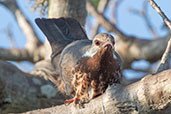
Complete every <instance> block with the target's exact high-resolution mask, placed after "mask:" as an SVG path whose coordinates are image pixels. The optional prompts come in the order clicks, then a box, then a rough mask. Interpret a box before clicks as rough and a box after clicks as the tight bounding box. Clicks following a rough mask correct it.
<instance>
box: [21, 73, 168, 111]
mask: <svg viewBox="0 0 171 114" xmlns="http://www.w3.org/2000/svg"><path fill="white" fill-rule="evenodd" d="M170 73H171V70H166V71H164V72H161V73H159V74H157V75H155V76H153V75H148V76H146V77H145V78H143V79H141V80H140V81H138V82H136V83H134V84H131V85H128V86H126V87H123V86H121V85H117V84H116V85H112V86H111V87H109V88H108V89H107V90H106V92H105V93H104V94H103V95H101V96H99V97H97V98H95V99H94V100H91V101H90V102H89V103H88V104H85V108H83V109H79V108H75V107H74V104H70V105H69V106H65V105H61V106H56V107H52V108H47V109H41V110H35V111H30V112H26V113H23V114H42V113H49V114H59V113H60V114H70V113H74V114H93V113H97V114H104V113H105V114H114V113H124V114H125V113H127V114H128V113H134V114H137V113H155V114H156V113H162V114H164V113H167V112H169V111H171V105H170V103H171V98H170V97H171V92H170V91H171V89H170V88H171V75H170ZM118 91H119V92H118ZM166 107H167V108H166Z"/></svg>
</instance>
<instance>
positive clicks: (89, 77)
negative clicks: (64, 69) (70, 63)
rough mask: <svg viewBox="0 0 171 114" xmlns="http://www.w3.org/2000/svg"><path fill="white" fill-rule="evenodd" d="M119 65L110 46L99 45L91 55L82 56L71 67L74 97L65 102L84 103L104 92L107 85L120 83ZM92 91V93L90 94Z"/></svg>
mask: <svg viewBox="0 0 171 114" xmlns="http://www.w3.org/2000/svg"><path fill="white" fill-rule="evenodd" d="M120 79H121V73H120V66H119V63H118V61H117V59H115V58H114V57H113V51H112V46H111V45H109V44H107V45H105V46H104V47H101V48H100V49H99V50H98V51H97V52H96V54H94V55H93V56H92V57H83V58H81V59H80V61H79V63H78V64H77V65H76V66H75V68H74V69H73V80H72V85H73V87H74V91H73V92H74V98H73V99H70V100H66V103H71V102H73V101H74V102H75V104H84V103H86V102H88V101H89V100H91V99H92V98H95V97H96V96H98V95H100V94H102V93H104V92H105V90H106V88H107V87H108V85H111V84H113V83H120ZM90 93H92V94H90Z"/></svg>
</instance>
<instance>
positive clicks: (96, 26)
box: [91, 0, 109, 38]
mask: <svg viewBox="0 0 171 114" xmlns="http://www.w3.org/2000/svg"><path fill="white" fill-rule="evenodd" d="M108 3H109V0H100V1H99V4H98V7H97V10H98V11H99V13H101V14H102V15H103V13H104V12H105V9H106V7H107V5H108ZM96 20H97V19H96ZM99 27H100V24H99V22H98V20H97V21H95V24H94V27H93V28H92V33H91V38H93V37H94V36H95V35H96V34H97V32H98V29H99Z"/></svg>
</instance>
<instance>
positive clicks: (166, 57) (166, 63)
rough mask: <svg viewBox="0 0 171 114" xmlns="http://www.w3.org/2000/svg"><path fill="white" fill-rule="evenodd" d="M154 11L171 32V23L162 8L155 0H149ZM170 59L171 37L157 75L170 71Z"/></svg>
mask: <svg viewBox="0 0 171 114" xmlns="http://www.w3.org/2000/svg"><path fill="white" fill-rule="evenodd" d="M148 1H149V2H150V4H151V6H152V8H153V9H154V10H156V12H157V13H158V14H159V15H160V16H161V17H162V19H163V21H164V23H165V24H166V25H167V27H168V28H169V29H170V30H171V22H170V20H169V19H168V18H167V16H166V15H165V14H164V12H163V11H162V10H161V9H160V7H159V6H158V5H157V4H156V3H155V1H154V0H148ZM170 58H171V37H170V40H169V41H168V44H167V48H166V50H165V52H164V54H163V56H162V59H161V62H160V64H159V67H158V69H157V71H156V73H159V72H161V71H163V70H166V69H169V68H170V67H169V65H170Z"/></svg>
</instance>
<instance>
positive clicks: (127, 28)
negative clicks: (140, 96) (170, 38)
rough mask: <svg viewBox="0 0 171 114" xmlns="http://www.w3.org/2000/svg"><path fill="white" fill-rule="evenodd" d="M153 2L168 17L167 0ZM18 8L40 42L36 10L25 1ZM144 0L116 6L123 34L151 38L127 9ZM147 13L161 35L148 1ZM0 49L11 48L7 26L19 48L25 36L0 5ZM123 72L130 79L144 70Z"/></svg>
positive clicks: (170, 13) (157, 18) (140, 63)
mask: <svg viewBox="0 0 171 114" xmlns="http://www.w3.org/2000/svg"><path fill="white" fill-rule="evenodd" d="M155 1H156V2H157V4H158V5H159V6H160V8H161V9H162V10H163V12H164V13H165V14H166V15H167V16H168V18H169V19H171V7H170V4H171V0H155ZM17 2H18V4H19V6H20V8H21V9H22V11H23V12H24V15H25V16H26V17H27V18H28V19H29V21H30V22H31V23H32V24H33V26H34V28H35V31H36V32H37V34H38V36H39V37H40V39H41V40H42V41H44V39H45V36H44V34H43V33H42V32H41V31H40V29H39V28H38V27H37V26H36V25H35V22H34V20H35V18H37V17H42V16H41V15H39V13H38V12H34V11H32V10H31V4H30V3H29V0H17ZM143 2H144V0H122V2H121V4H120V6H119V7H118V15H117V20H118V23H117V26H118V28H119V29H120V30H122V32H124V33H125V34H127V35H131V36H137V37H140V38H143V39H153V37H152V34H151V32H149V30H148V28H147V27H146V25H145V22H144V20H143V18H142V17H141V16H138V15H135V14H133V13H130V11H129V9H136V10H141V9H142V4H143ZM147 7H148V16H149V18H150V21H151V23H152V25H153V26H154V29H155V31H156V33H157V35H158V36H160V37H162V36H165V35H166V34H167V30H166V29H162V27H163V20H162V18H161V17H160V16H159V15H158V14H157V13H156V11H155V10H154V9H152V8H151V6H150V4H148V6H147ZM111 15H112V10H111V8H110V7H109V8H108V9H107V10H106V12H105V16H106V17H110V16H111ZM0 17H1V18H0V34H1V36H0V48H11V47H12V45H11V41H10V40H9V38H8V35H7V34H6V33H5V31H6V30H7V28H8V27H9V28H10V30H11V31H12V36H13V38H14V40H13V42H14V44H15V46H16V47H17V48H23V47H24V45H25V43H26V39H25V36H24V34H23V33H22V31H21V29H20V28H19V27H18V25H17V23H16V21H15V19H14V17H13V15H12V14H11V12H10V11H8V9H6V8H5V7H4V6H2V5H0ZM44 17H46V16H44ZM87 19H89V20H91V21H90V23H92V24H93V23H94V21H95V19H94V18H92V17H87ZM86 31H87V33H88V36H90V30H89V29H88V27H87V26H86ZM100 32H106V31H105V30H104V29H103V28H102V27H101V28H100ZM12 63H13V64H15V65H16V66H17V67H18V68H20V69H22V70H24V71H26V72H29V71H31V70H32V69H33V65H32V64H31V63H29V62H26V61H25V62H20V63H16V62H12ZM148 65H149V63H148V62H146V61H144V60H141V61H137V62H134V63H133V67H136V68H138V67H140V68H145V67H147V66H148ZM153 67H156V64H154V66H153ZM124 74H126V75H127V78H129V79H131V78H133V77H135V76H143V75H144V73H140V72H139V73H135V72H133V71H130V70H127V71H125V72H124Z"/></svg>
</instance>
